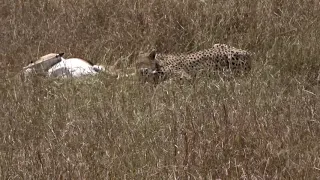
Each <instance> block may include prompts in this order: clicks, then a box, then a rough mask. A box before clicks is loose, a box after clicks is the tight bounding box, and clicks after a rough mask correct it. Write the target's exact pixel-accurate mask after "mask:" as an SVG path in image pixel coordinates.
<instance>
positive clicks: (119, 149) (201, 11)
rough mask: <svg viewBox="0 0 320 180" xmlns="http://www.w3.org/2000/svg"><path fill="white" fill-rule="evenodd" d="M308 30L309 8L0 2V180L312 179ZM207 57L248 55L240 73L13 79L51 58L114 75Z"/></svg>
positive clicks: (306, 0) (311, 34) (314, 74)
mask: <svg viewBox="0 0 320 180" xmlns="http://www.w3.org/2000/svg"><path fill="white" fill-rule="evenodd" d="M319 17H320V4H319V1H317V0H296V1H293V0H269V1H264V0H258V1H251V0H236V1H234V0H226V1H225V0H215V1H213V0H212V1H210V0H206V1H205V0H204V1H200V0H199V1H197V0H167V1H161V0H106V1H103V0H42V1H38V0H24V1H9V0H1V3H0V23H1V25H0V34H1V36H0V38H1V39H0V40H1V44H0V65H1V66H0V68H1V69H0V77H1V83H0V90H1V93H0V102H1V110H0V123H1V128H0V141H1V143H0V179H319V178H320V143H319V142H320V114H319V113H320V112H319V110H320V98H319V96H320V90H319V78H320V77H319V69H320V63H319V56H320V45H319V44H320V43H319V38H320V32H319V30H320V20H319ZM215 43H225V44H229V45H232V46H235V47H238V48H242V49H246V50H249V51H251V52H254V53H255V56H254V64H253V69H252V72H251V73H250V74H249V75H248V76H247V77H243V78H235V79H233V80H228V81H226V80H223V79H219V78H217V79H205V78H203V79H199V80H198V81H196V82H195V83H187V82H177V83H173V82H171V83H163V84H160V85H158V86H156V87H155V86H153V85H150V84H141V83H139V82H138V81H136V79H134V78H120V79H118V80H117V79H114V78H110V77H109V76H107V75H106V74H101V75H99V76H97V77H94V78H87V79H84V80H64V81H62V80H52V79H50V80H48V79H44V78H33V79H31V80H29V81H27V82H21V81H20V80H19V78H17V77H18V76H17V74H18V73H19V71H20V70H21V68H22V67H23V66H25V65H27V64H28V62H29V61H30V60H35V59H37V58H38V57H40V56H42V55H45V54H47V53H50V52H65V53H66V56H67V57H81V58H85V59H89V60H92V61H93V62H96V63H100V64H104V65H110V64H112V63H113V62H115V61H116V60H118V59H121V68H126V67H132V66H134V62H135V57H136V55H137V53H138V52H140V51H148V50H150V48H151V47H156V48H157V49H158V50H159V51H160V52H166V53H177V52H194V51H197V50H201V49H204V48H210V47H211V46H212V45H213V44H215Z"/></svg>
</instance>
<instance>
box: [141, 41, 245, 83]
mask: <svg viewBox="0 0 320 180" xmlns="http://www.w3.org/2000/svg"><path fill="white" fill-rule="evenodd" d="M136 68H137V69H138V75H139V77H140V79H142V81H144V82H153V83H159V82H161V81H166V80H168V79H171V78H180V79H193V78H195V77H196V76H198V75H200V74H201V75H202V74H208V73H209V74H211V73H214V72H225V71H229V72H232V73H234V74H236V75H239V74H243V73H247V72H249V71H250V70H251V53H249V52H248V51H245V50H241V49H237V48H235V47H231V46H228V45H226V44H214V45H213V47H212V48H210V49H205V50H202V51H198V52H194V53H190V54H179V55H172V54H157V53H156V51H155V50H153V51H152V52H151V53H144V54H140V55H139V56H138V60H137V63H136Z"/></svg>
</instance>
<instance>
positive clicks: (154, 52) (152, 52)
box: [149, 49, 157, 60]
mask: <svg viewBox="0 0 320 180" xmlns="http://www.w3.org/2000/svg"><path fill="white" fill-rule="evenodd" d="M156 54H157V52H156V50H155V49H153V50H152V51H151V52H150V54H149V59H151V60H154V59H155V58H156Z"/></svg>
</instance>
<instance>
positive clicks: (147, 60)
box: [136, 49, 160, 71]
mask: <svg viewBox="0 0 320 180" xmlns="http://www.w3.org/2000/svg"><path fill="white" fill-rule="evenodd" d="M156 56H157V53H156V50H155V49H153V50H152V51H151V52H150V53H140V54H139V55H138V58H137V61H136V68H137V69H141V68H147V69H151V70H155V71H160V66H159V63H158V61H157V60H156Z"/></svg>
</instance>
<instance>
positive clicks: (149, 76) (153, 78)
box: [138, 68, 165, 84]
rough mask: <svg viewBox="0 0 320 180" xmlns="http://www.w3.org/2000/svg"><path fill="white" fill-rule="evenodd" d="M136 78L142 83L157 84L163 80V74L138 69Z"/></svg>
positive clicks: (147, 69)
mask: <svg viewBox="0 0 320 180" xmlns="http://www.w3.org/2000/svg"><path fill="white" fill-rule="evenodd" d="M138 77H139V79H140V80H141V81H142V82H143V83H146V82H149V83H153V84H158V83H159V82H160V81H162V80H163V79H164V78H165V74H164V73H163V72H162V71H156V70H152V69H149V68H140V69H139V70H138Z"/></svg>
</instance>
